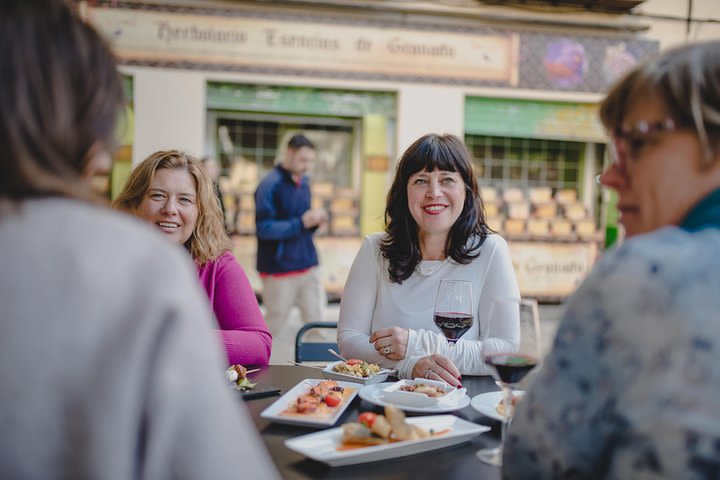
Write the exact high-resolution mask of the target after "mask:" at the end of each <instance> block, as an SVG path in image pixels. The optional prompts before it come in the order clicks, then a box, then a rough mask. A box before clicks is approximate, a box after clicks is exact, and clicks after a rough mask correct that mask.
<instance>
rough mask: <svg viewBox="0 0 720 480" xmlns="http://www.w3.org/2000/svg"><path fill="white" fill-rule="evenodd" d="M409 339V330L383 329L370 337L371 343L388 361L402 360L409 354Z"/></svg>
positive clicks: (398, 328) (397, 328)
mask: <svg viewBox="0 0 720 480" xmlns="http://www.w3.org/2000/svg"><path fill="white" fill-rule="evenodd" d="M408 338H410V332H409V331H408V329H407V328H400V327H392V328H382V329H380V330H376V331H374V332H373V334H372V335H370V343H372V344H373V347H375V350H377V351H378V353H379V354H380V355H382V356H383V357H385V358H387V359H388V360H402V359H403V358H405V354H406V353H407V344H408Z"/></svg>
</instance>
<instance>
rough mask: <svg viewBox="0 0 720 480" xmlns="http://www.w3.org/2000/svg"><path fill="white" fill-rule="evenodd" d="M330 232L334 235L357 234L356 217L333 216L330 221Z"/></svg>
mask: <svg viewBox="0 0 720 480" xmlns="http://www.w3.org/2000/svg"><path fill="white" fill-rule="evenodd" d="M330 230H331V232H332V233H333V234H334V235H347V234H355V233H358V232H359V230H358V226H357V222H356V217H355V216H351V215H334V216H333V217H332V220H330Z"/></svg>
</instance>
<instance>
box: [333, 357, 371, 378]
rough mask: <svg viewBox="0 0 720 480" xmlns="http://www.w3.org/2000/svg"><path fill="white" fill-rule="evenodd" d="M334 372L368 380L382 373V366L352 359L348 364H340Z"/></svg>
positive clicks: (335, 367)
mask: <svg viewBox="0 0 720 480" xmlns="http://www.w3.org/2000/svg"><path fill="white" fill-rule="evenodd" d="M333 371H334V372H337V373H342V374H345V375H352V376H353V377H362V378H368V377H372V376H373V375H375V374H376V373H379V372H380V365H377V364H374V363H367V362H364V361H362V360H358V359H357V358H351V359H349V360H348V361H347V362H341V363H338V364H337V365H335V366H334V367H333Z"/></svg>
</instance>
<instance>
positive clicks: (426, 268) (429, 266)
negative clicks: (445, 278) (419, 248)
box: [420, 259, 447, 276]
mask: <svg viewBox="0 0 720 480" xmlns="http://www.w3.org/2000/svg"><path fill="white" fill-rule="evenodd" d="M446 263H447V259H445V260H422V261H420V274H421V275H425V276H430V275H432V274H433V273H435V272H436V271H437V270H439V269H440V267H442V266H443V265H445V264H446Z"/></svg>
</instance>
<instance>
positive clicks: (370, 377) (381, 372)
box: [322, 358, 394, 385]
mask: <svg viewBox="0 0 720 480" xmlns="http://www.w3.org/2000/svg"><path fill="white" fill-rule="evenodd" d="M393 372H394V370H389V369H387V368H382V367H380V365H377V364H375V363H367V362H365V361H363V360H358V359H356V358H350V359H348V361H347V362H332V363H329V364H327V365H326V366H325V368H323V371H322V374H323V377H325V378H327V379H330V380H341V381H343V382H354V383H362V384H363V385H370V384H373V383H380V382H384V381H385V380H387V378H388V375H390V374H391V373H393Z"/></svg>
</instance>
